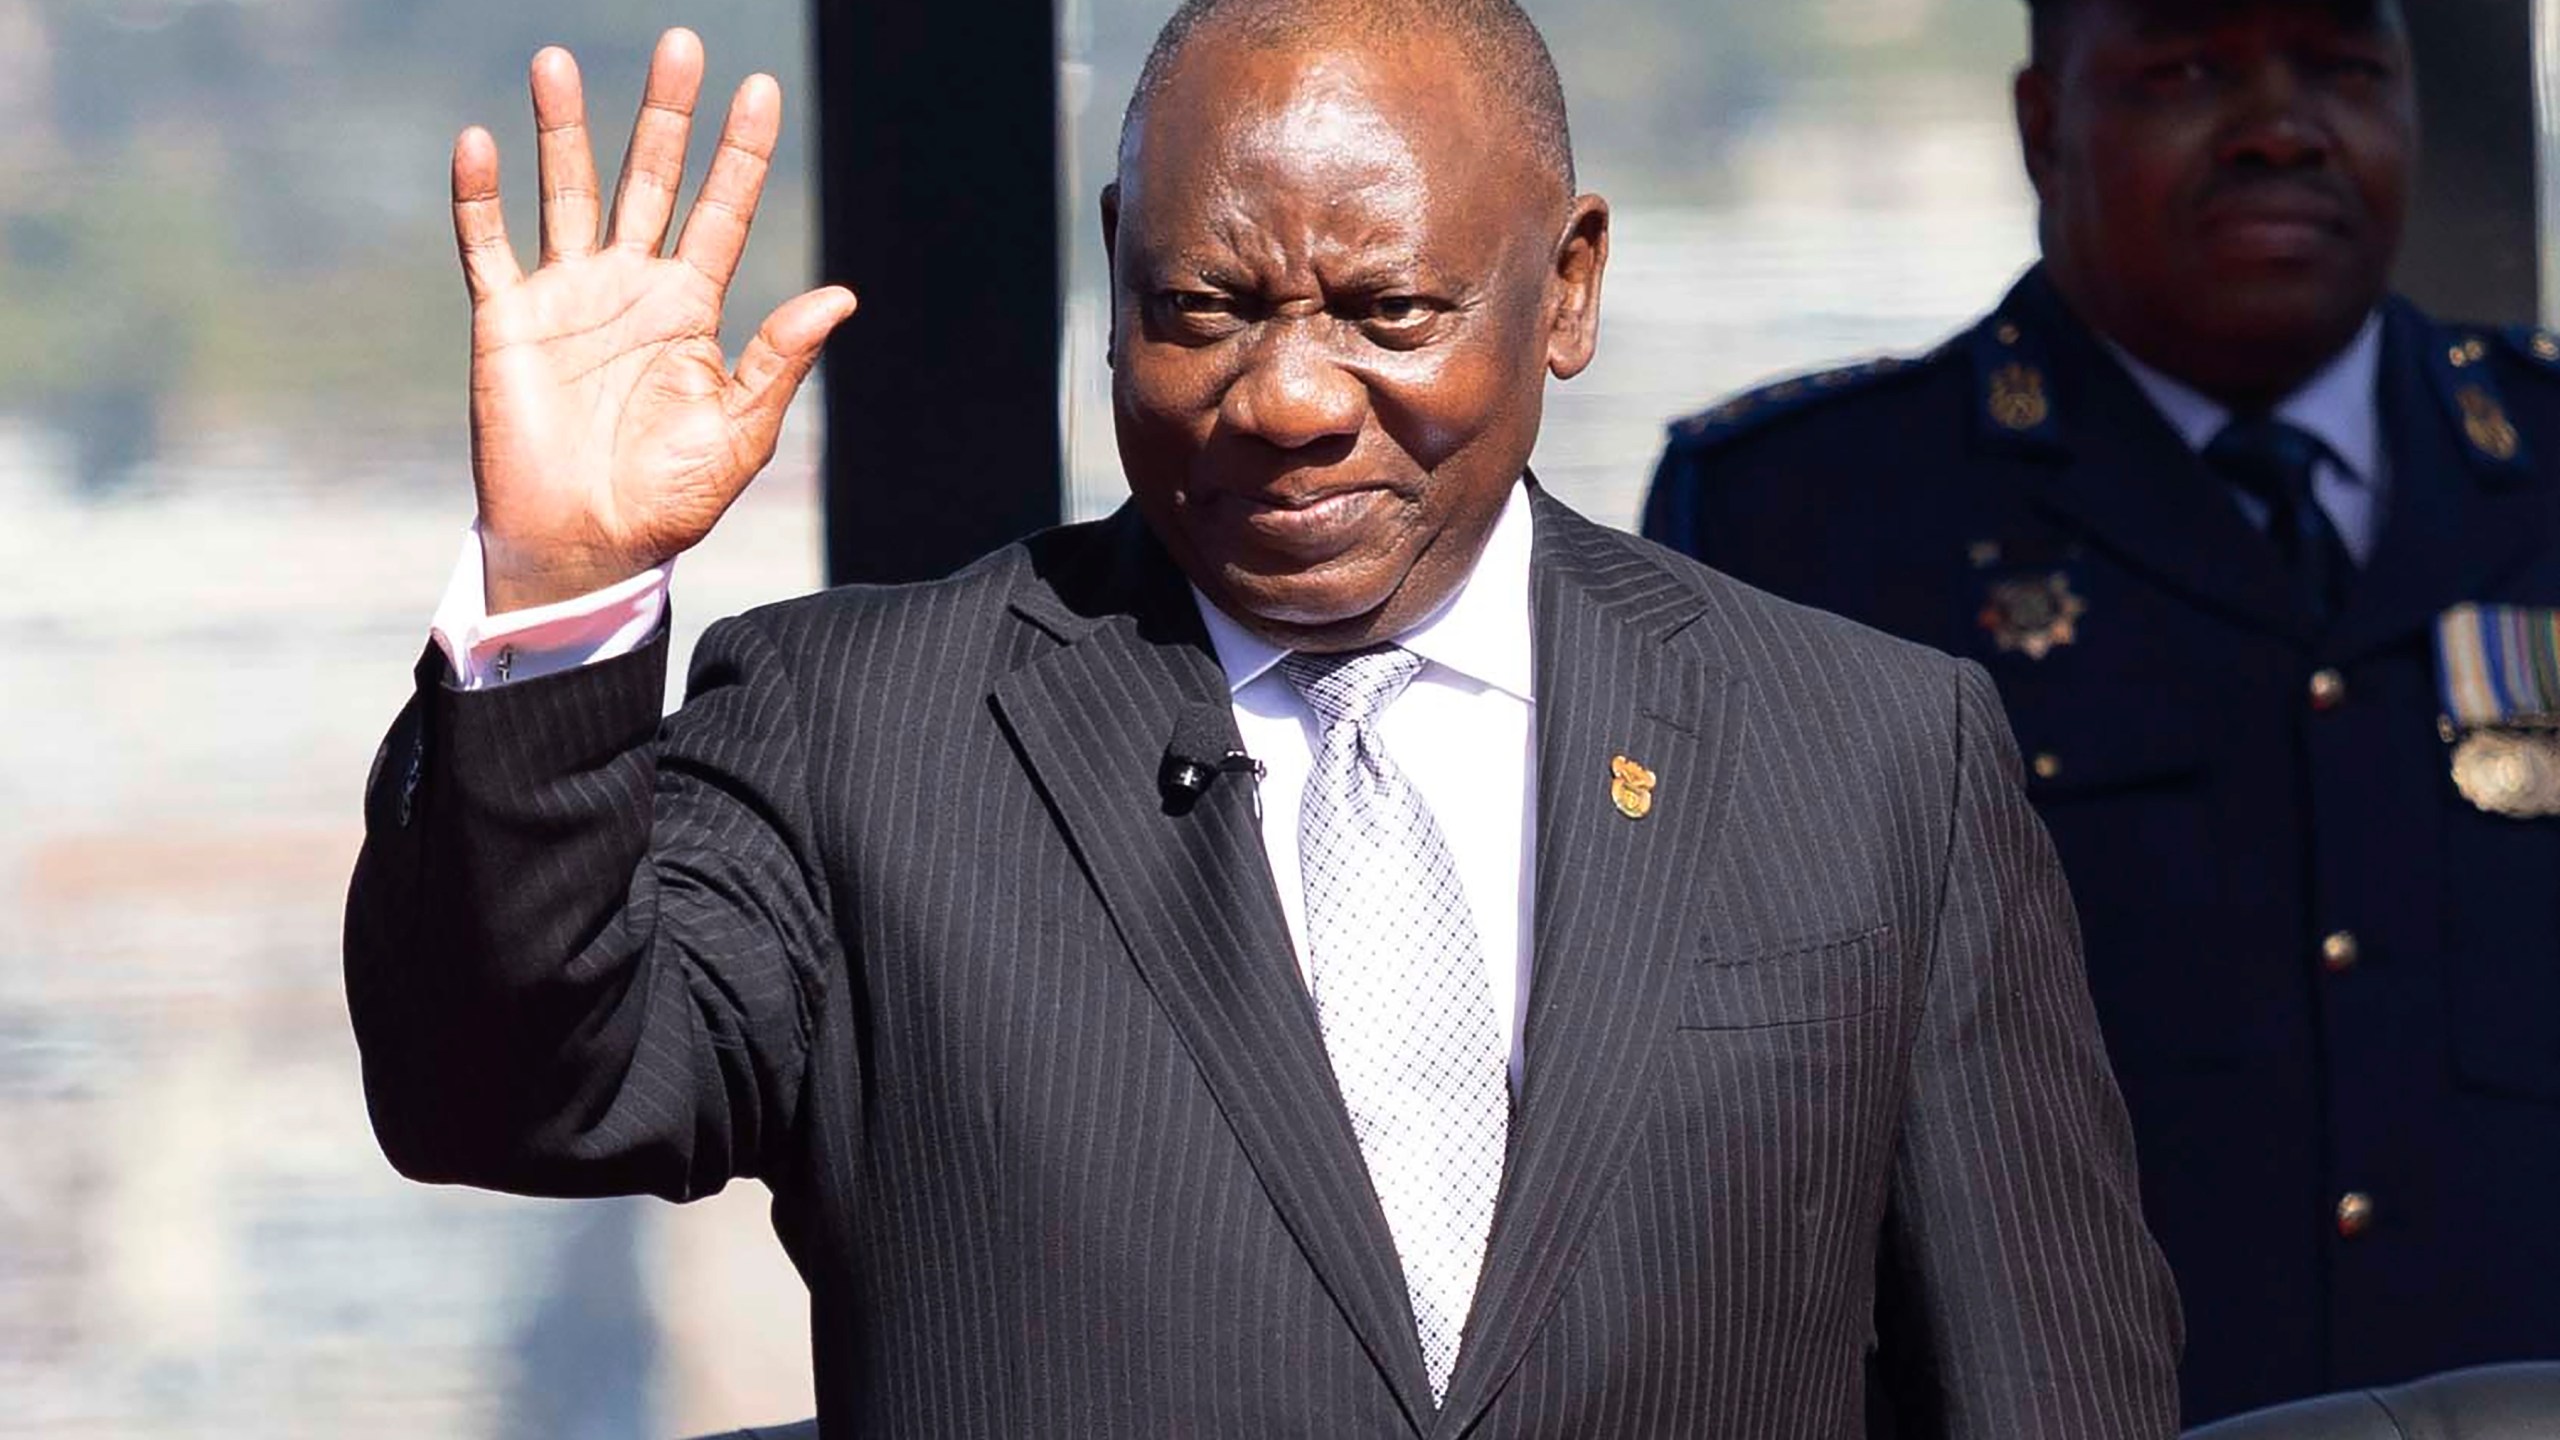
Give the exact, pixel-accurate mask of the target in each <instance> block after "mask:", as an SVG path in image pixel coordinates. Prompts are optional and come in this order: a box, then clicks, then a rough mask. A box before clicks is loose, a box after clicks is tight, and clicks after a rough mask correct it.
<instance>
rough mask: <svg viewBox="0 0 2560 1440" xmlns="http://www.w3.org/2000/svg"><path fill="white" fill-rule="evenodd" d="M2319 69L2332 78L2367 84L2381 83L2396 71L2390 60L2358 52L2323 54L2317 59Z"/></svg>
mask: <svg viewBox="0 0 2560 1440" xmlns="http://www.w3.org/2000/svg"><path fill="white" fill-rule="evenodd" d="M2319 69H2320V71H2321V72H2322V73H2323V74H2326V75H2328V76H2329V77H2330V78H2332V79H2336V80H2352V81H2356V82H2358V83H2360V84H2367V85H2379V84H2383V83H2385V82H2387V81H2389V80H2390V79H2391V77H2392V76H2393V75H2395V74H2397V73H2398V72H2397V71H2396V70H2394V69H2393V68H2392V65H2391V62H2390V61H2388V60H2385V59H2383V58H2381V57H2380V56H2376V55H2360V54H2337V55H2329V56H2324V57H2322V59H2321V60H2320V61H2319Z"/></svg>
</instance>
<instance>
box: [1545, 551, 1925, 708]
mask: <svg viewBox="0 0 2560 1440" xmlns="http://www.w3.org/2000/svg"><path fill="white" fill-rule="evenodd" d="M1594 528H1595V529H1597V527H1594ZM1601 533H1603V534H1605V535H1606V537H1607V543H1608V544H1609V545H1610V546H1611V547H1612V548H1613V549H1614V550H1615V551H1616V552H1617V553H1618V554H1619V555H1620V556H1622V557H1623V558H1624V560H1625V561H1626V562H1627V563H1629V564H1634V565H1643V566H1647V567H1650V568H1652V569H1654V570H1656V571H1658V572H1660V573H1661V574H1662V575H1663V576H1664V577H1665V578H1666V579H1668V580H1670V581H1671V582H1672V583H1673V584H1674V585H1675V586H1676V587H1677V588H1678V590H1679V592H1680V594H1681V596H1682V600H1681V602H1680V603H1681V608H1683V609H1685V610H1686V611H1688V612H1689V618H1688V619H1687V620H1686V622H1685V623H1684V624H1683V625H1682V626H1681V629H1682V631H1683V632H1684V633H1685V634H1686V635H1687V636H1688V637H1689V639H1690V641H1691V643H1693V644H1697V645H1703V646H1704V647H1705V649H1706V651H1707V652H1708V654H1709V655H1710V656H1711V657H1712V658H1713V659H1714V660H1715V663H1716V664H1717V665H1718V667H1719V668H1721V669H1724V670H1726V671H1728V672H1730V673H1732V674H1733V675H1735V676H1736V677H1737V678H1740V679H1742V680H1745V681H1747V682H1749V683H1750V684H1752V685H1753V686H1754V687H1755V688H1759V689H1762V690H1764V691H1768V692H1770V693H1772V694H1773V695H1779V696H1799V695H1800V694H1801V693H1803V692H1807V691H1820V692H1823V693H1824V694H1826V695H1829V696H1830V697H1831V699H1832V700H1834V701H1836V702H1837V703H1838V704H1839V705H1840V706H1842V707H1843V708H1844V709H1848V710H1854V709H1858V708H1860V707H1863V706H1866V705H1867V704H1869V702H1871V701H1872V699H1873V697H1874V696H1876V695H1878V694H1882V693H1888V692H1893V691H1905V692H1907V691H1908V690H1909V688H1910V687H1912V686H1915V685H1918V686H1923V687H1935V686H1939V685H1946V686H1952V685H1953V684H1954V676H1955V673H1956V671H1957V669H1958V668H1959V666H1960V665H1961V663H1962V662H1960V661H1958V660H1956V659H1955V658H1954V657H1952V656H1950V655H1947V654H1945V653H1944V652H1942V651H1939V650H1935V649H1932V648H1930V647H1929V646H1926V645H1920V644H1915V643H1914V642H1912V641H1909V640H1904V639H1901V638H1899V637H1897V636H1893V635H1888V634H1886V633H1885V632H1884V631H1881V630H1878V629H1875V628H1873V627H1871V626H1868V625H1864V624H1861V623H1859V622H1858V621H1855V620H1851V619H1848V618H1846V617H1844V616H1841V615H1838V614H1834V613H1833V612H1831V611H1828V610H1822V609H1817V608H1815V607H1813V606H1810V605H1803V604H1799V603H1797V602H1795V601H1793V600H1789V599H1786V598H1784V597H1782V596H1779V595H1776V594H1773V593H1771V592H1770V591H1767V590H1764V589H1761V588H1760V587H1758V586H1756V585H1753V584H1750V583H1748V582H1746V581H1743V580H1739V579H1736V578H1735V577H1733V576H1731V575H1728V574H1726V573H1725V572H1724V571H1722V570H1719V569H1717V568H1715V567H1714V566H1712V565H1709V564H1706V563H1704V562H1702V561H1699V560H1696V559H1693V558H1691V557H1690V556H1687V555H1684V554H1682V553H1680V552H1679V551H1677V550H1674V549H1672V548H1671V547H1669V546H1667V545H1663V544H1659V543H1657V542H1655V541H1652V540H1648V539H1643V538H1640V537H1638V536H1634V535H1628V534H1625V533H1624V532H1620V531H1603V532H1601ZM1950 693H1952V692H1950Z"/></svg>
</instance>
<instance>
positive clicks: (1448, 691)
mask: <svg viewBox="0 0 2560 1440" xmlns="http://www.w3.org/2000/svg"><path fill="white" fill-rule="evenodd" d="M1531 528H1532V527H1531V522H1530V516H1529V491H1528V487H1527V486H1525V485H1515V486H1513V487H1512V490H1511V498H1510V500H1509V501H1508V502H1507V503H1505V504H1504V506H1503V509H1502V517H1501V518H1500V519H1499V520H1497V521H1496V522H1495V523H1494V527H1493V535H1492V537H1491V538H1490V539H1488V540H1487V541H1486V542H1485V547H1484V553H1483V554H1482V555H1481V556H1478V557H1477V559H1476V568H1475V571H1474V573H1472V574H1470V575H1469V576H1468V577H1467V580H1466V583H1465V584H1464V585H1462V586H1460V587H1459V589H1458V593H1457V594H1455V595H1453V596H1451V597H1449V600H1448V602H1447V603H1446V604H1443V605H1442V606H1441V607H1440V609H1439V610H1438V611H1436V612H1434V613H1433V614H1432V616H1431V618H1430V619H1428V620H1425V621H1423V622H1422V623H1421V624H1420V625H1418V626H1416V627H1414V628H1413V629H1412V630H1410V631H1407V632H1406V633H1405V634H1403V635H1402V636H1399V637H1398V638H1397V640H1396V643H1397V644H1399V645H1401V646H1403V647H1404V648H1405V649H1407V650H1410V651H1412V652H1413V653H1414V654H1416V655H1419V656H1421V657H1422V658H1423V660H1424V661H1425V662H1426V663H1425V664H1424V665H1423V667H1422V669H1421V671H1420V673H1418V674H1416V675H1415V676H1414V677H1413V682H1412V683H1411V684H1409V685H1407V686H1406V687H1405V690H1404V693H1403V694H1401V695H1399V696H1397V697H1396V698H1395V699H1394V701H1392V702H1390V703H1389V704H1388V706H1387V708H1386V712H1385V713H1384V714H1383V715H1381V716H1380V717H1379V718H1378V735H1379V738H1380V739H1382V740H1384V741H1385V742H1386V747H1387V757H1388V758H1389V759H1391V760H1393V761H1394V762H1395V764H1396V767H1397V768H1398V769H1400V770H1402V771H1403V772H1404V774H1405V778H1406V779H1408V780H1410V781H1412V782H1413V785H1414V788H1415V789H1417V790H1419V791H1421V792H1422V798H1423V801H1424V802H1425V803H1426V804H1428V805H1429V806H1430V807H1431V815H1432V818H1433V819H1435V820H1437V821H1438V822H1439V824H1440V833H1441V835H1442V836H1444V837H1445V838H1446V839H1447V840H1448V842H1449V854H1450V858H1451V859H1453V860H1454V861H1456V862H1457V866H1458V881H1459V884H1460V885H1461V887H1463V888H1464V890H1465V891H1466V896H1467V909H1468V912H1469V913H1470V914H1471V915H1472V916H1473V917H1474V919H1475V922H1476V936H1477V938H1478V939H1479V940H1481V941H1482V942H1483V944H1484V950H1485V954H1484V961H1485V978H1486V979H1487V980H1488V981H1490V982H1491V984H1492V989H1493V1008H1494V1016H1495V1020H1496V1022H1497V1023H1498V1024H1499V1025H1500V1026H1501V1027H1502V1034H1503V1040H1504V1043H1505V1045H1506V1047H1507V1048H1508V1050H1509V1052H1510V1056H1511V1086H1512V1090H1513V1093H1515V1094H1516V1093H1518V1091H1519V1088H1520V1067H1521V1062H1522V1058H1523V1050H1522V1046H1521V1028H1522V1020H1523V1017H1524V1016H1525V1014H1526V1012H1527V1005H1528V997H1529V960H1530V953H1529V952H1530V936H1531V935H1532V934H1533V933H1534V932H1533V931H1532V929H1531V925H1530V921H1531V913H1530V907H1531V904H1532V902H1533V900H1534V898H1535V892H1536V889H1537V886H1536V876H1537V871H1536V859H1537V848H1536V847H1537V834H1538V830H1537V801H1538V787H1537V774H1538V755H1537V727H1536V725H1535V724H1534V723H1533V721H1534V717H1535V713H1536V703H1537V687H1536V681H1535V678H1534V667H1533V666H1532V665H1531V663H1530V654H1529V634H1530V618H1529V553H1530V546H1531V539H1532V534H1531ZM1192 595H1193V598H1194V599H1195V600H1197V601H1198V602H1199V605H1200V618H1201V619H1202V620H1203V621H1205V622H1206V623H1207V625H1208V627H1209V641H1210V643H1211V644H1212V645H1214V646H1216V647H1217V651H1218V664H1219V666H1220V667H1221V668H1222V669H1224V670H1225V671H1226V672H1227V687H1228V690H1229V693H1230V694H1231V695H1232V696H1233V697H1234V705H1235V715H1236V731H1237V733H1238V734H1239V735H1241V736H1242V737H1243V739H1244V748H1245V753H1246V754H1249V755H1251V756H1252V757H1253V758H1254V759H1256V760H1259V761H1261V762H1262V764H1263V767H1264V774H1263V777H1262V784H1261V797H1262V799H1261V813H1262V853H1263V854H1264V855H1265V856H1267V857H1268V858H1269V860H1270V862H1271V880H1272V883H1273V884H1274V885H1276V886H1277V887H1278V888H1279V891H1280V910H1281V913H1282V914H1283V915H1285V916H1286V917H1287V918H1288V921H1289V939H1290V942H1291V944H1292V945H1293V946H1295V948H1296V950H1297V952H1298V974H1299V976H1300V978H1302V979H1303V978H1305V977H1306V976H1307V922H1306V889H1305V885H1304V882H1303V881H1302V879H1301V878H1300V872H1299V865H1298V809H1299V806H1300V803H1301V802H1302V801H1303V800H1304V799H1305V797H1306V789H1307V773H1308V772H1309V771H1310V770H1312V769H1313V768H1314V766H1315V755H1316V747H1317V745H1318V743H1319V740H1320V738H1321V736H1320V732H1319V729H1318V726H1317V724H1316V718H1315V714H1314V712H1312V711H1311V710H1309V709H1308V708H1307V702H1306V701H1305V699H1304V698H1302V697H1301V696H1300V695H1299V694H1298V691H1297V688H1296V687H1295V686H1293V685H1291V684H1290V683H1289V682H1288V680H1287V679H1286V678H1285V677H1283V676H1282V675H1281V674H1280V672H1279V671H1278V670H1277V669H1275V668H1274V667H1275V666H1277V665H1278V664H1279V663H1280V661H1281V659H1282V657H1284V656H1286V655H1287V654H1288V653H1289V652H1288V651H1286V650H1283V649H1281V648H1280V647H1278V646H1276V645H1273V644H1271V643H1270V642H1269V641H1267V640H1262V639H1259V638H1257V637H1255V636H1254V635H1253V634H1251V633H1250V632H1248V631H1246V630H1245V628H1244V627H1243V626H1241V625H1238V624H1237V623H1236V622H1235V621H1233V620H1231V619H1229V618H1228V617H1227V616H1226V614H1225V613H1224V612H1222V611H1220V610H1219V609H1218V607H1216V606H1215V605H1212V604H1210V603H1209V601H1208V599H1207V597H1205V596H1202V595H1201V594H1200V593H1199V592H1198V591H1197V590H1194V591H1193V592H1192Z"/></svg>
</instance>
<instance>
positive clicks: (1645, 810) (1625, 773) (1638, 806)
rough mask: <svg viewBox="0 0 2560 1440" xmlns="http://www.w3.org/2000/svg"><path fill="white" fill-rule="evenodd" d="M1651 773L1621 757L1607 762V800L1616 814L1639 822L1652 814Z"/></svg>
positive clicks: (1652, 779)
mask: <svg viewBox="0 0 2560 1440" xmlns="http://www.w3.org/2000/svg"><path fill="white" fill-rule="evenodd" d="M1653 787H1654V775H1653V772H1652V771H1650V770H1647V769H1646V768H1644V767H1643V766H1641V765H1639V764H1637V763H1636V762H1634V761H1633V760H1630V759H1628V758H1627V757H1626V756H1624V755H1621V756H1619V757H1617V758H1616V759H1614V760H1611V761H1610V762H1609V800H1610V803H1612V804H1614V805H1616V806H1617V807H1618V813H1619V814H1621V815H1624V816H1626V817H1627V818H1628V819H1630V820H1641V819H1643V818H1644V817H1646V816H1647V815H1650V814H1652V813H1653Z"/></svg>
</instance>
